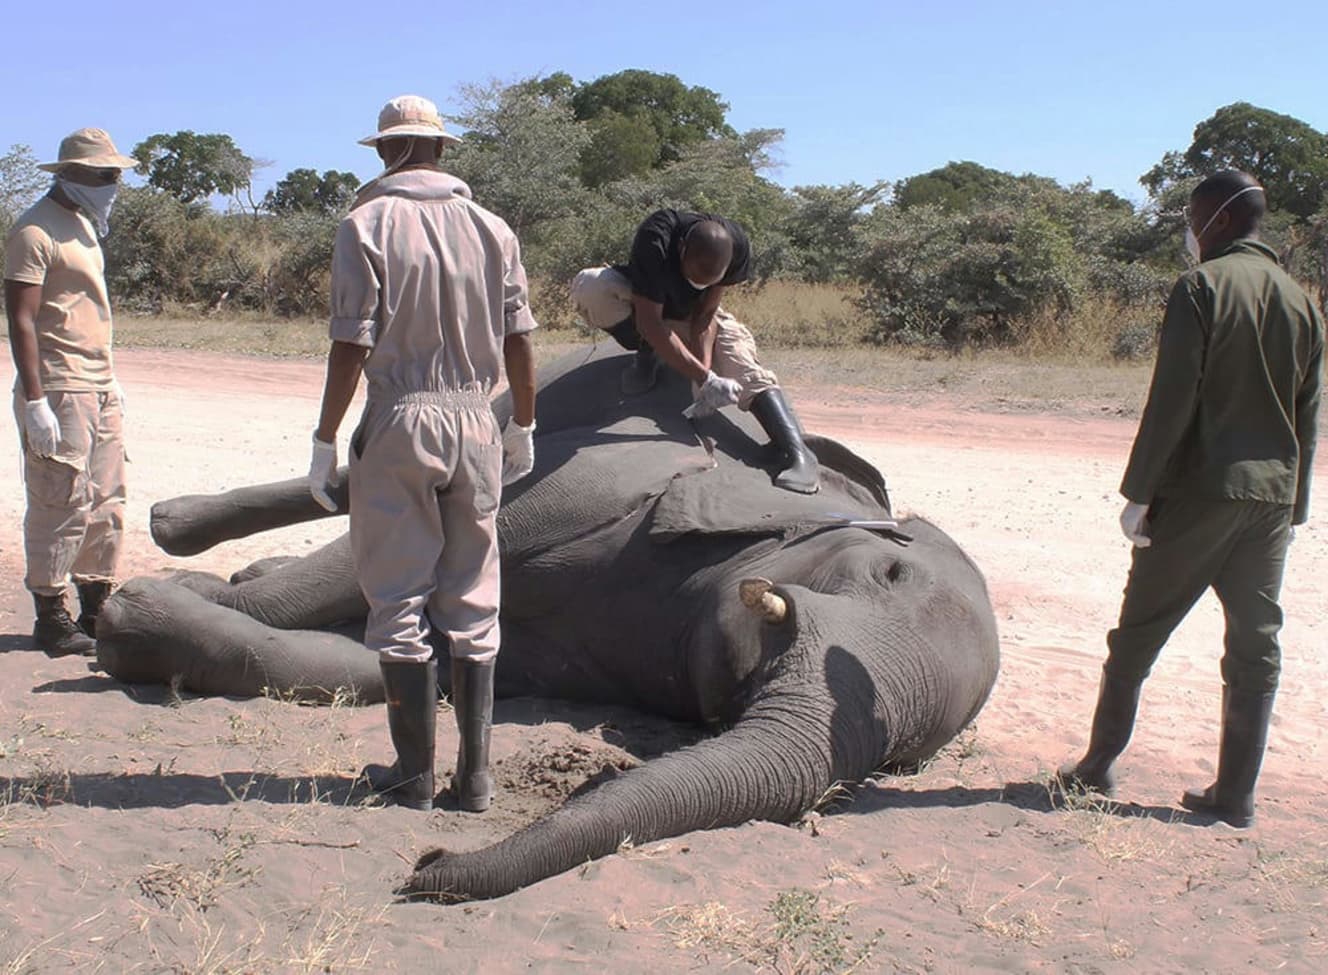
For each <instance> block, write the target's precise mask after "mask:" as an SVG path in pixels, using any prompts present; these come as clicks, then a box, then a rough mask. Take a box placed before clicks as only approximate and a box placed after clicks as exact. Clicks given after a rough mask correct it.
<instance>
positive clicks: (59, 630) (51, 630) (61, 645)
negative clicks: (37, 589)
mask: <svg viewBox="0 0 1328 975" xmlns="http://www.w3.org/2000/svg"><path fill="white" fill-rule="evenodd" d="M32 603H33V605H34V606H35V607H36V610H37V619H36V621H35V622H34V623H33V625H32V645H33V647H34V648H36V649H37V650H40V651H42V652H43V653H44V654H46V656H48V657H69V656H72V655H74V654H80V655H82V656H84V657H93V656H96V654H97V641H96V640H93V639H92V638H91V637H90V636H88V635H87V634H86V633H84V632H83V631H82V630H80V629H79V628H78V624H77V623H75V622H74V620H73V618H72V617H71V616H70V615H69V610H68V609H66V608H65V594H64V593H61V594H60V595H58V596H42V595H39V594H38V593H33V594H32Z"/></svg>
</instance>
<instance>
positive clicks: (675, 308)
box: [572, 210, 820, 494]
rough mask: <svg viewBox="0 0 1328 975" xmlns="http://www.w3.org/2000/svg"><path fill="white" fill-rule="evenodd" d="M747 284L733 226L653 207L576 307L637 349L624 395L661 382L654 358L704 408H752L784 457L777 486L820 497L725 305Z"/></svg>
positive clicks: (597, 270) (782, 411)
mask: <svg viewBox="0 0 1328 975" xmlns="http://www.w3.org/2000/svg"><path fill="white" fill-rule="evenodd" d="M750 277H751V245H750V244H749V243H748V241H747V235H746V233H744V232H743V229H742V228H741V227H739V226H738V225H737V224H736V223H734V222H733V221H732V220H726V219H724V218H723V217H717V216H712V215H710V214H704V213H686V212H683V211H679V210H657V211H655V212H654V213H652V214H651V215H650V216H649V217H647V218H646V219H645V221H644V222H643V223H642V224H641V226H640V227H639V228H638V229H637V231H636V239H635V240H634V241H633V243H632V253H631V259H630V260H629V261H628V262H627V263H626V264H623V265H619V266H617V267H593V268H586V269H585V270H583V271H581V272H580V273H578V274H577V276H576V278H575V279H574V280H573V281H572V303H573V305H575V306H576V309H577V312H578V313H579V314H580V315H581V317H582V319H584V320H585V322H586V324H588V325H591V326H593V327H595V328H599V329H603V330H604V331H606V332H608V333H609V334H610V335H612V336H613V337H614V338H615V339H616V340H617V341H618V343H619V344H620V345H622V346H623V347H624V348H627V349H634V350H635V351H636V359H635V361H634V362H633V364H632V365H631V366H630V367H628V369H627V371H626V372H624V373H623V392H624V393H627V394H628V395H632V394H637V393H642V392H645V391H646V390H648V389H650V388H651V387H652V386H653V385H654V384H655V373H656V370H657V368H658V362H657V359H656V356H658V358H660V359H663V360H664V362H665V363H666V364H668V365H669V366H672V367H673V368H674V369H676V370H677V371H678V372H680V373H682V374H683V375H684V376H686V377H687V378H688V379H690V380H692V382H693V383H694V384H695V387H696V388H697V389H698V394H697V403H698V406H699V408H700V409H701V410H702V411H707V412H709V411H713V410H715V409H718V408H720V407H723V406H729V405H732V404H734V403H736V404H738V407H739V408H740V409H743V410H750V411H751V414H752V415H753V416H754V417H756V419H757V421H758V422H760V424H761V428H762V429H763V430H765V432H766V435H767V436H768V437H769V438H770V442H771V443H772V444H773V445H774V446H775V447H776V448H777V449H778V450H779V451H780V453H781V454H782V456H783V461H782V466H781V470H780V472H779V474H778V475H777V476H776V478H775V484H776V486H778V487H781V488H785V489H786V490H789V491H798V492H800V493H803V494H814V493H815V492H816V490H817V489H818V487H819V486H820V476H819V469H818V466H817V462H816V456H815V455H814V454H813V453H812V452H811V451H810V450H808V449H807V446H806V444H804V443H803V442H802V431H801V430H800V429H799V427H798V421H797V418H796V417H795V416H794V414H793V410H792V409H791V408H790V407H789V404H788V401H787V400H786V399H785V398H784V393H783V390H781V389H780V388H779V380H778V379H777V378H776V376H775V374H774V373H773V372H771V371H770V370H769V369H767V368H766V367H765V366H763V365H762V364H761V362H760V361H759V360H758V359H757V355H756V342H755V340H753V338H752V333H751V331H750V330H749V329H748V328H747V326H746V325H744V324H742V323H741V322H739V321H738V320H737V319H736V318H734V317H733V316H732V315H730V314H729V313H728V312H726V311H724V309H722V308H720V306H719V302H720V299H721V298H722V297H723V295H724V289H725V288H727V287H729V286H730V285H735V284H740V283H742V282H743V281H746V280H748V278H750Z"/></svg>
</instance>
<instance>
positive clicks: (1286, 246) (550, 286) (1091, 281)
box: [0, 70, 1328, 362]
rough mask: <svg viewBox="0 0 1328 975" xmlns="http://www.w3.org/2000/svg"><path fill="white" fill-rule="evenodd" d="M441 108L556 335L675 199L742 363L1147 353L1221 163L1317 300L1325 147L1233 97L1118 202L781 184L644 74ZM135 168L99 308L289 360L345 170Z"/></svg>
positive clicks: (21, 152) (978, 187)
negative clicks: (868, 352)
mask: <svg viewBox="0 0 1328 975" xmlns="http://www.w3.org/2000/svg"><path fill="white" fill-rule="evenodd" d="M456 103H457V104H459V105H460V106H461V108H460V111H459V113H458V114H457V115H456V116H454V117H453V119H452V125H453V128H455V129H456V130H459V131H461V132H463V133H464V135H465V139H464V141H463V143H462V144H461V145H459V146H456V147H454V148H451V149H449V150H447V152H446V154H445V156H444V161H443V162H444V166H445V167H446V168H447V169H448V170H449V171H450V172H453V173H455V174H456V175H458V176H460V177H461V178H463V179H465V180H466V181H467V182H468V183H469V184H470V185H471V187H472V189H473V191H474V195H475V198H476V199H477V200H478V201H480V202H481V203H483V204H484V205H485V206H487V207H488V208H490V209H492V210H494V211H495V212H497V213H499V214H500V215H502V216H503V217H504V218H505V219H507V221H508V222H509V223H510V224H511V225H512V227H513V229H514V230H515V231H516V232H517V234H518V235H519V236H520V238H521V241H522V246H523V251H524V258H525V262H526V266H527V268H528V270H529V272H530V275H531V288H532V301H533V304H534V306H535V309H536V313H537V315H538V317H539V318H540V320H541V322H542V323H543V324H544V325H545V326H546V327H548V328H550V329H552V330H554V331H558V330H562V329H572V328H574V327H575V322H574V313H573V310H572V308H571V307H570V304H569V303H568V300H567V295H566V283H567V281H569V280H570V278H571V276H572V275H573V274H574V273H575V272H576V271H577V270H578V269H579V268H581V267H584V266H588V265H593V264H601V263H614V262H616V261H620V260H623V259H624V258H625V256H626V254H627V250H628V246H629V244H630V241H631V238H632V234H633V232H634V230H635V228H636V226H637V224H638V223H639V222H640V220H641V219H642V218H643V217H644V216H645V215H646V214H647V213H649V212H650V211H651V210H652V209H654V208H657V207H661V206H673V207H681V208H691V209H697V210H703V211H712V212H716V213H722V214H724V215H725V216H728V217H731V218H733V219H735V220H737V221H739V222H740V223H741V224H743V226H744V227H746V228H747V230H748V232H749V233H750V235H751V237H752V242H753V247H754V252H755V256H756V265H755V269H756V272H757V280H756V281H755V282H754V283H753V284H750V285H748V286H746V287H745V288H742V289H738V290H737V291H735V292H734V293H733V294H732V295H731V300H730V301H729V302H728V303H729V304H730V305H731V307H732V308H733V310H734V311H735V312H736V313H737V314H738V315H739V316H740V317H741V318H743V319H744V320H746V321H748V322H750V323H751V324H752V325H753V326H754V327H755V328H756V329H757V332H758V334H759V335H760V336H761V342H762V346H763V348H795V349H809V348H818V349H821V348H824V349H849V348H861V347H862V346H863V345H864V344H875V345H893V346H902V347H910V348H921V349H933V350H944V351H949V352H953V351H955V350H959V349H965V348H969V349H980V350H989V349H993V348H1006V349H1015V350H1020V351H1022V352H1024V353H1026V354H1028V355H1030V356H1033V357H1036V358H1052V359H1061V360H1069V361H1075V362H1085V361H1095V362H1108V361H1111V360H1113V359H1117V360H1131V359H1146V358H1148V357H1149V356H1150V355H1151V353H1152V349H1153V344H1154V338H1155V331H1156V327H1157V324H1158V323H1159V322H1160V320H1161V311H1162V307H1163V303H1164V302H1165V299H1166V295H1167V292H1168V290H1169V288H1170V285H1171V283H1172V281H1173V280H1174V278H1175V276H1176V273H1177V272H1178V271H1179V270H1180V268H1181V267H1182V266H1183V265H1182V257H1181V253H1182V248H1181V236H1182V233H1183V230H1184V226H1183V223H1182V218H1181V206H1182V205H1183V203H1184V202H1185V199H1186V197H1187V194H1188V191H1189V189H1190V188H1191V187H1192V186H1193V185H1194V183H1195V182H1196V180H1197V179H1198V178H1201V177H1202V176H1204V175H1207V174H1209V173H1211V172H1214V171H1216V170H1219V169H1224V168H1229V167H1236V168H1241V169H1245V170H1248V171H1250V172H1251V173H1253V174H1254V175H1255V176H1256V177H1257V178H1258V179H1259V180H1260V181H1261V182H1262V183H1263V185H1264V186H1265V187H1266V188H1267V192H1268V199H1269V203H1270V206H1271V208H1272V213H1271V215H1270V218H1269V219H1268V221H1267V224H1266V228H1265V229H1266V233H1265V236H1266V239H1268V240H1269V242H1270V243H1272V244H1273V246H1275V247H1276V248H1277V249H1278V250H1279V251H1280V253H1281V255H1282V257H1283V259H1284V262H1285V263H1286V264H1287V266H1288V267H1290V268H1291V270H1292V271H1293V273H1294V274H1296V275H1297V277H1299V278H1300V279H1301V280H1302V281H1304V282H1305V283H1306V285H1307V286H1308V287H1310V288H1311V290H1312V291H1314V292H1315V293H1316V294H1318V295H1319V296H1320V300H1321V301H1322V300H1328V299H1325V298H1324V295H1325V282H1326V281H1328V191H1326V190H1325V186H1326V185H1328V135H1325V134H1324V133H1321V132H1319V131H1317V130H1315V129H1314V128H1313V127H1311V126H1310V125H1308V124H1306V123H1305V122H1302V121H1300V120H1298V119H1295V118H1291V117H1289V116H1286V115H1280V114H1278V113H1276V112H1273V111H1270V110H1268V109H1264V108H1259V107H1255V106H1252V105H1248V104H1245V103H1236V104H1233V105H1229V106H1226V107H1224V108H1221V109H1219V110H1218V111H1217V112H1216V113H1215V114H1214V115H1213V116H1212V117H1210V118H1208V119H1205V120H1203V121H1201V122H1200V123H1199V124H1198V125H1197V126H1196V128H1195V129H1194V132H1193V135H1192V138H1191V141H1190V144H1189V145H1188V147H1187V148H1185V149H1184V150H1180V151H1176V152H1170V153H1167V154H1166V155H1165V156H1164V158H1163V159H1161V160H1160V161H1159V162H1158V163H1157V165H1155V166H1154V167H1153V168H1152V169H1150V170H1149V171H1148V172H1147V173H1145V174H1143V175H1142V176H1141V178H1140V183H1141V184H1142V186H1143V187H1144V189H1145V190H1146V191H1147V194H1148V198H1147V201H1146V202H1145V203H1144V204H1142V205H1136V204H1135V203H1133V202H1131V201H1129V200H1126V199H1124V198H1122V197H1120V196H1118V195H1117V194H1116V193H1114V192H1112V191H1110V190H1099V189H1096V188H1094V187H1093V186H1092V184H1091V183H1090V182H1087V181H1086V182H1083V183H1078V184H1074V185H1071V186H1065V185H1062V184H1059V183H1057V182H1056V181H1055V180H1052V179H1049V178H1046V177H1043V176H1038V175H1034V174H1031V173H1025V174H1014V173H1008V172H1002V171H999V170H995V169H990V168H988V167H986V166H983V165H980V164H979V163H977V162H971V161H961V162H951V163H949V164H948V165H946V166H943V167H940V168H939V169H935V170H932V171H930V172H926V173H921V174H917V175H914V176H910V177H908V178H905V179H900V180H898V181H897V182H894V183H888V182H884V181H882V182H878V183H875V184H872V185H869V186H863V185H859V184H857V183H848V184H843V185H836V186H796V187H793V188H792V189H785V188H783V187H781V186H780V185H778V184H777V183H775V182H774V181H773V180H772V179H771V173H772V172H773V171H775V170H776V169H777V168H778V162H777V160H778V150H779V144H780V141H781V139H782V136H783V133H782V131H781V130H779V129H757V130H752V131H748V132H738V131H736V130H734V129H733V128H732V126H730V125H729V123H728V121H727V113H728V105H727V103H725V102H724V101H723V99H722V97H721V96H720V95H719V94H718V93H716V92H714V91H711V90H709V89H706V88H701V87H689V86H687V85H686V84H685V83H684V82H682V81H681V80H679V79H678V78H677V77H675V76H673V75H667V74H657V73H654V72H649V71H639V70H628V71H621V72H618V73H616V74H613V75H607V76H604V77H601V78H598V79H595V80H593V81H589V82H577V81H575V80H574V79H573V78H571V77H570V76H569V75H567V74H565V73H562V72H558V73H555V74H551V75H548V76H545V77H538V78H531V79H527V80H523V81H519V82H516V83H513V84H499V83H493V84H489V85H480V86H465V87H463V88H462V89H461V91H460V92H459V95H458V97H457V99H456ZM1177 135H1178V140H1177V141H1178V142H1179V141H1180V138H1179V137H1183V134H1182V133H1177ZM134 156H135V157H136V158H137V159H139V160H140V167H139V176H140V177H141V180H140V182H142V183H143V185H137V186H126V187H125V188H124V189H123V190H122V192H121V194H120V198H119V200H118V201H117V204H116V209H115V212H114V214H113V215H112V218H111V225H112V234H111V236H110V238H109V239H108V240H107V242H106V255H107V277H108V281H109V284H110V288H111V291H112V297H113V300H114V301H115V302H116V306H117V308H118V309H119V310H120V311H121V313H122V314H124V313H129V314H133V315H161V316H165V317H166V318H167V319H183V320H194V321H193V322H192V323H191V324H189V326H188V327H187V328H185V329H174V328H170V329H163V330H162V332H161V334H160V335H159V338H160V339H161V340H162V342H163V343H164V344H172V345H185V346H199V347H221V348H230V349H233V350H236V351H240V350H246V351H269V352H276V353H297V352H302V351H306V343H307V342H308V341H309V337H308V336H307V335H306V334H305V333H306V332H308V331H309V329H306V328H305V327H303V326H302V325H301V324H297V323H300V322H302V321H309V320H315V321H316V320H319V319H321V318H322V317H323V316H324V315H325V313H326V307H327V286H328V267H329V262H330V259H331V253H332V240H333V234H334V230H335V227H336V224H337V221H338V220H339V219H340V218H341V216H342V215H343V214H344V213H345V212H346V210H347V208H348V207H349V205H350V203H351V202H352V200H353V198H354V188H355V177H354V175H353V174H351V173H342V172H336V171H334V170H326V171H324V172H322V173H319V172H318V171H317V170H316V169H313V168H299V169H295V170H292V171H291V172H290V173H287V174H286V175H285V176H284V177H283V178H282V179H281V180H280V181H278V183H277V184H276V185H275V186H274V187H273V189H272V190H270V191H269V192H267V193H266V194H265V195H264V196H262V197H261V198H255V196H254V194H253V191H252V180H253V175H254V171H255V169H256V168H257V167H258V166H260V165H261V163H257V162H256V161H255V159H254V158H253V157H251V156H248V155H246V154H245V152H244V151H243V150H242V149H241V148H240V147H239V146H237V145H236V144H235V143H234V141H233V140H232V139H231V137H230V136H228V135H225V134H220V133H211V134H207V133H204V134H199V133H194V132H189V131H182V132H176V133H158V134H155V135H153V136H151V137H150V138H148V139H146V140H144V141H143V142H142V143H140V144H139V145H138V146H136V147H134ZM44 185H45V182H44V179H43V178H41V174H40V173H38V172H37V171H36V169H35V158H34V156H33V154H32V152H31V151H30V150H29V149H28V148H27V147H24V146H14V147H12V149H11V150H10V151H9V152H8V153H7V154H6V155H4V156H2V157H0V230H2V229H4V225H6V224H8V223H9V222H10V221H12V219H13V218H14V216H15V215H16V214H17V213H18V212H20V211H21V209H22V208H23V206H25V205H26V204H27V203H28V202H29V201H30V200H31V199H33V198H34V197H35V195H36V194H37V193H39V192H40V191H41V189H42V188H43V187H44ZM199 319H202V320H206V321H207V322H208V324H206V325H205V324H200V323H199V322H198V320H199ZM218 330H226V331H234V332H236V333H238V335H236V336H233V337H223V338H220V339H219V337H218V336H217V335H216V334H215V332H216V331H218ZM151 331H152V330H151V329H149V328H145V329H142V330H140V334H141V335H143V336H146V335H148V334H150V333H151ZM570 338H571V336H570V335H568V336H567V339H569V340H570ZM218 341H220V346H218V345H217V343H218ZM323 344H324V343H323V341H322V339H321V336H319V340H318V342H317V345H316V348H317V350H318V351H321V349H322V346H323Z"/></svg>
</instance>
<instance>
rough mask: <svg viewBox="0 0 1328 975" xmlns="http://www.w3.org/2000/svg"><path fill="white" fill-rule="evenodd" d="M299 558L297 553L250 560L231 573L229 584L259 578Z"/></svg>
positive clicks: (236, 584)
mask: <svg viewBox="0 0 1328 975" xmlns="http://www.w3.org/2000/svg"><path fill="white" fill-rule="evenodd" d="M300 558H301V557H300V556H298V555H273V556H271V557H270V558H266V559H259V560H258V561H256V562H250V563H249V564H248V565H246V566H245V567H244V568H243V569H240V570H239V571H238V572H233V573H231V585H232V586H238V585H239V584H240V583H242V582H249V581H251V580H253V579H257V578H260V577H261V576H265V575H267V574H268V573H269V572H273V571H275V570H277V569H280V568H282V567H284V566H287V565H293V564H294V563H296V562H298V561H300Z"/></svg>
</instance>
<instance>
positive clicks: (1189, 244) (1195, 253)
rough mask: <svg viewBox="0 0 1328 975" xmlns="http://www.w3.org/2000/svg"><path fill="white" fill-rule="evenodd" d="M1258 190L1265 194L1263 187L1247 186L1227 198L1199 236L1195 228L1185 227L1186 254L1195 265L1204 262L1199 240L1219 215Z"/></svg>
mask: <svg viewBox="0 0 1328 975" xmlns="http://www.w3.org/2000/svg"><path fill="white" fill-rule="evenodd" d="M1256 190H1257V191H1259V192H1260V193H1262V192H1263V187H1262V186H1247V187H1245V188H1244V189H1243V190H1240V191H1239V192H1236V193H1233V194H1232V195H1231V196H1229V197H1227V201H1226V202H1225V203H1223V204H1222V205H1221V206H1220V207H1218V208H1217V209H1216V210H1214V211H1213V215H1212V216H1211V217H1209V218H1208V222H1207V223H1206V224H1204V225H1203V229H1202V230H1200V231H1199V232H1198V233H1197V234H1196V233H1195V232H1194V228H1192V227H1190V226H1189V225H1188V224H1186V226H1185V253H1187V254H1189V255H1190V257H1191V258H1192V259H1193V260H1194V263H1195V264H1198V263H1199V262H1200V261H1202V260H1203V248H1202V247H1200V246H1199V240H1200V238H1202V237H1203V235H1204V234H1206V233H1208V228H1209V227H1211V226H1212V225H1213V221H1214V220H1216V219H1217V216H1218V214H1220V213H1221V212H1222V211H1223V210H1225V209H1226V208H1227V207H1229V206H1230V205H1231V204H1232V203H1234V202H1235V201H1236V200H1238V199H1239V198H1240V197H1242V196H1244V195H1245V194H1246V193H1253V192H1255V191H1256Z"/></svg>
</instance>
